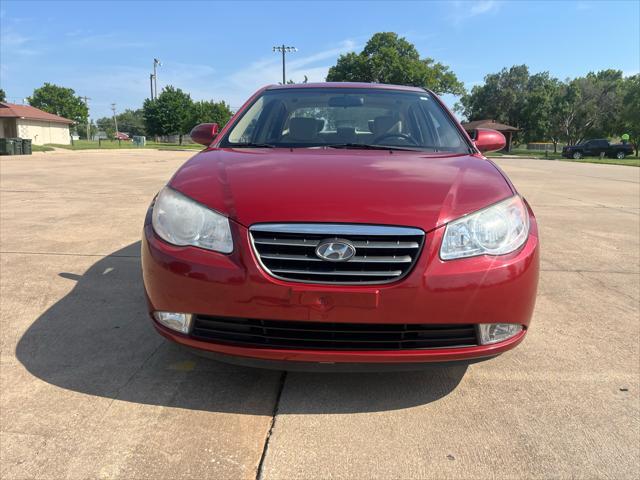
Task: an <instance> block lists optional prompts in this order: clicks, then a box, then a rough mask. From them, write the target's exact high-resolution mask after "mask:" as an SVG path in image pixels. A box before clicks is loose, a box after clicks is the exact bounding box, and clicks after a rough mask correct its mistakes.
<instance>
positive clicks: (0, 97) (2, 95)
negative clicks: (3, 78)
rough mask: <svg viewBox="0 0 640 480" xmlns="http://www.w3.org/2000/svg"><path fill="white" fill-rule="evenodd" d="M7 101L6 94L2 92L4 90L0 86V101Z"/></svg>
mask: <svg viewBox="0 0 640 480" xmlns="http://www.w3.org/2000/svg"><path fill="white" fill-rule="evenodd" d="M6 101H7V94H6V93H4V90H3V89H2V88H0V102H6Z"/></svg>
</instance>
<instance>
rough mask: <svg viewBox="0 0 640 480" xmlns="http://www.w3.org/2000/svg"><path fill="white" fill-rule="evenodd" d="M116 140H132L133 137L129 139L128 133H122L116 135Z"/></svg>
mask: <svg viewBox="0 0 640 480" xmlns="http://www.w3.org/2000/svg"><path fill="white" fill-rule="evenodd" d="M114 138H115V139H116V140H131V137H129V135H127V134H126V133H122V132H118V133H116V134H115V136H114Z"/></svg>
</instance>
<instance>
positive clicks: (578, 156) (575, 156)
mask: <svg viewBox="0 0 640 480" xmlns="http://www.w3.org/2000/svg"><path fill="white" fill-rule="evenodd" d="M572 157H573V159H574V160H580V159H581V158H582V152H573V155H572Z"/></svg>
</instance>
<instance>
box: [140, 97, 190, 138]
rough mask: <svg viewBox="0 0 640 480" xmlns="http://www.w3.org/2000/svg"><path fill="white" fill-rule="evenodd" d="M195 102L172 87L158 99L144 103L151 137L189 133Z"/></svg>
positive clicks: (146, 124)
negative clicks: (191, 113)
mask: <svg viewBox="0 0 640 480" xmlns="http://www.w3.org/2000/svg"><path fill="white" fill-rule="evenodd" d="M192 106H193V101H192V100H191V97H190V96H189V94H188V93H185V92H183V91H182V90H180V89H179V88H174V87H172V86H171V85H169V86H167V87H165V88H164V89H163V90H162V93H160V95H158V98H157V99H154V100H150V99H147V100H145V101H144V105H143V107H142V110H143V115H144V122H145V126H146V130H147V132H148V133H149V135H179V137H180V143H181V144H182V136H183V135H184V134H185V133H186V132H187V131H188V125H189V122H190V112H191V109H192Z"/></svg>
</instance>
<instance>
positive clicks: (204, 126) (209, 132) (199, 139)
mask: <svg viewBox="0 0 640 480" xmlns="http://www.w3.org/2000/svg"><path fill="white" fill-rule="evenodd" d="M219 131H220V129H219V128H218V124H217V123H201V124H200V125H196V126H195V127H193V129H192V130H191V133H190V134H189V136H190V137H191V140H193V141H194V142H196V143H199V144H201V145H204V146H205V147H208V146H209V145H211V143H212V142H213V140H214V139H215V138H216V137H217V136H218V133H219Z"/></svg>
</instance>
